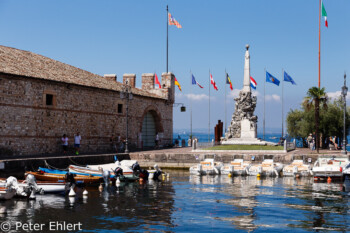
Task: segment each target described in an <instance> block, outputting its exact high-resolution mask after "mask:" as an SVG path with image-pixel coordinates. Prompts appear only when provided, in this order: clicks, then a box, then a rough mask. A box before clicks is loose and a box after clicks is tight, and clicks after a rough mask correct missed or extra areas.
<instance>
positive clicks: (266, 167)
mask: <svg viewBox="0 0 350 233" xmlns="http://www.w3.org/2000/svg"><path fill="white" fill-rule="evenodd" d="M282 169H283V164H282V163H275V162H274V161H273V159H264V161H263V162H262V163H261V164H256V165H252V166H250V168H249V171H248V174H249V175H250V176H273V177H274V176H279V174H280V172H281V171H282Z"/></svg>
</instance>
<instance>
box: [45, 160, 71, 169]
mask: <svg viewBox="0 0 350 233" xmlns="http://www.w3.org/2000/svg"><path fill="white" fill-rule="evenodd" d="M44 162H45V166H46V167H47V168H49V169H54V170H63V171H68V168H65V169H63V168H57V167H54V166H51V165H49V164H48V163H47V161H46V159H45V160H44Z"/></svg>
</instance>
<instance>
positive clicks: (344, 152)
mask: <svg viewBox="0 0 350 233" xmlns="http://www.w3.org/2000/svg"><path fill="white" fill-rule="evenodd" d="M347 92H348V87H347V86H346V73H345V74H344V86H343V87H342V88H341V94H342V97H343V101H344V130H343V150H342V154H344V155H346V127H345V118H346V94H347Z"/></svg>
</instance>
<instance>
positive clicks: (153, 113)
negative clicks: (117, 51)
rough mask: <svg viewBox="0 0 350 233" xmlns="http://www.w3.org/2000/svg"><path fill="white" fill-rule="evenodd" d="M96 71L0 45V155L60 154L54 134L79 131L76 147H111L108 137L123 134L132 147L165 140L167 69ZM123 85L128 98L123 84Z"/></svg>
mask: <svg viewBox="0 0 350 233" xmlns="http://www.w3.org/2000/svg"><path fill="white" fill-rule="evenodd" d="M135 83H136V75H134V74H125V75H124V76H123V80H122V82H118V81H117V77H116V76H115V75H105V76H99V75H96V74H92V73H90V72H87V71H84V70H81V69H79V68H76V67H73V66H70V65H67V64H64V63H61V62H58V61H55V60H52V59H50V58H47V57H44V56H41V55H38V54H35V53H31V52H28V51H23V50H18V49H14V48H9V47H4V46H0V155H1V156H9V155H13V156H16V155H38V154H60V153H62V148H61V137H62V135H63V134H66V135H67V136H68V138H69V147H70V148H72V147H73V144H74V134H76V133H77V132H80V135H81V137H82V141H81V148H80V151H81V152H82V153H98V152H109V151H112V145H111V142H110V138H111V136H112V135H114V136H115V137H117V136H120V138H121V140H125V138H126V122H127V118H126V106H127V105H128V141H129V145H130V147H131V149H132V148H135V147H138V148H142V147H153V146H154V144H155V135H156V133H158V135H159V136H160V139H161V140H160V143H161V144H164V145H166V144H169V143H171V142H172V135H173V103H174V98H175V97H174V92H175V90H174V75H173V74H172V73H163V74H162V81H161V85H162V88H161V89H158V88H157V89H155V86H154V74H142V87H141V88H136V87H135ZM126 85H129V86H130V88H129V89H130V96H132V97H130V98H128V99H126V98H125V96H126V95H125V94H123V93H124V92H125V88H126Z"/></svg>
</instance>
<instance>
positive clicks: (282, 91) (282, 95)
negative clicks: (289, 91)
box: [281, 68, 284, 138]
mask: <svg viewBox="0 0 350 233" xmlns="http://www.w3.org/2000/svg"><path fill="white" fill-rule="evenodd" d="M283 74H284V73H283V68H282V136H281V137H282V138H283V133H284V132H283V123H284V122H283V121H284V120H283V119H284V116H283V109H284V107H283V106H284V94H283V87H284V78H283V77H284V75H283Z"/></svg>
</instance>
